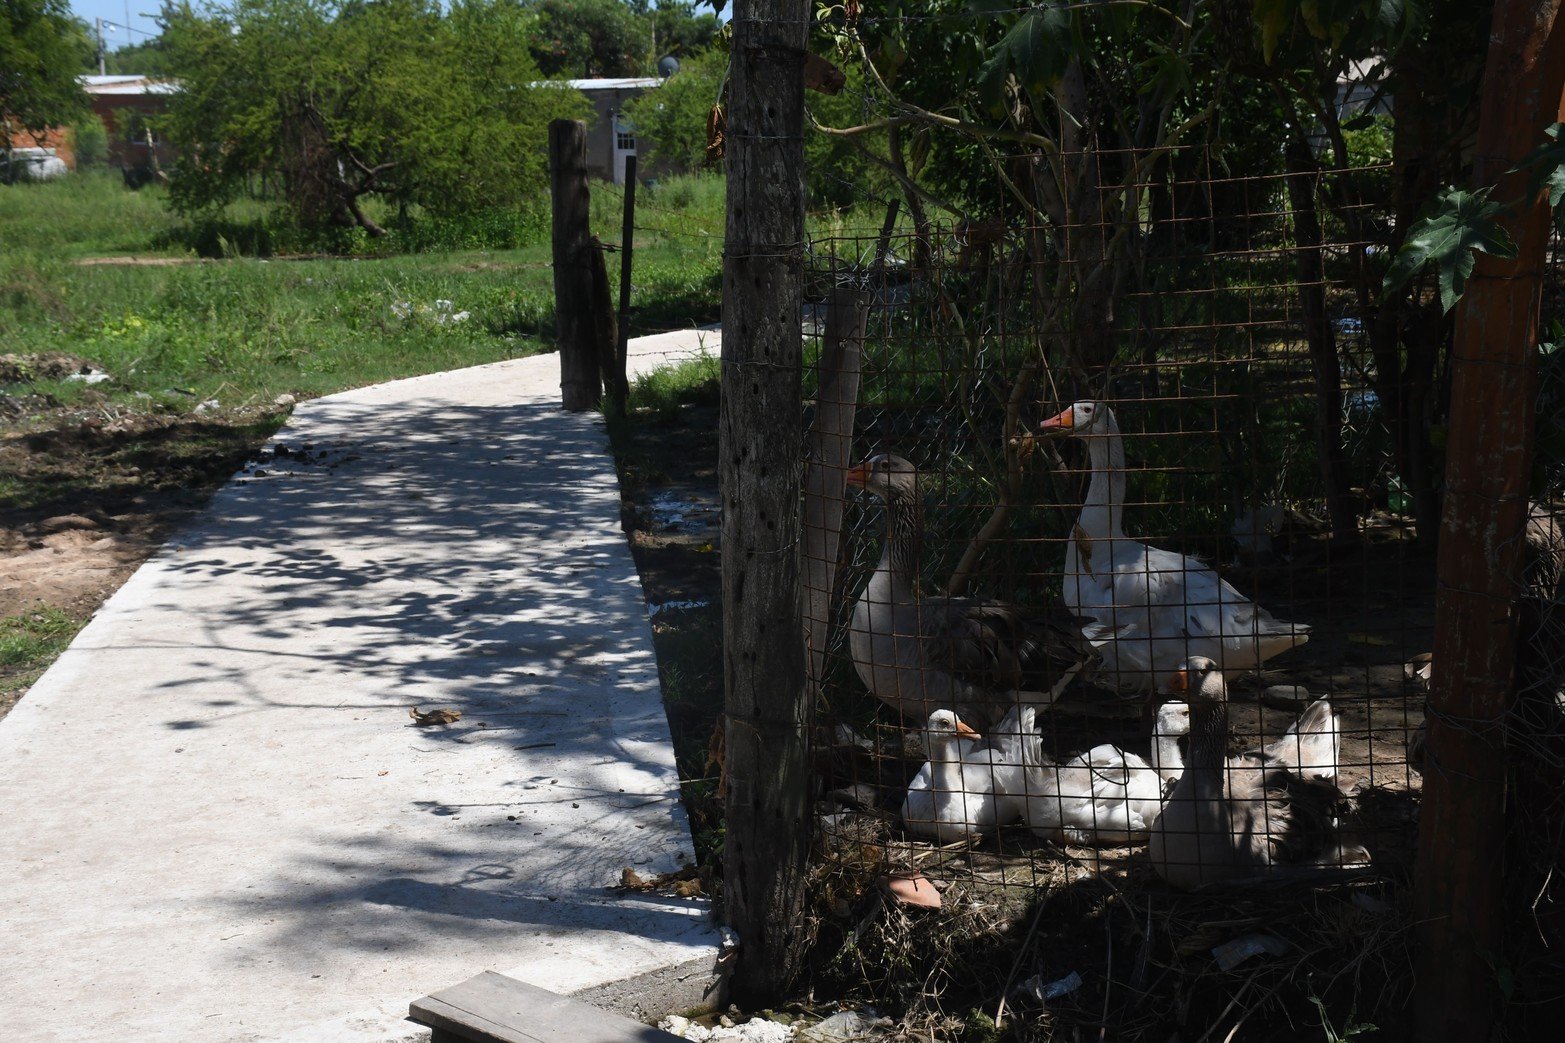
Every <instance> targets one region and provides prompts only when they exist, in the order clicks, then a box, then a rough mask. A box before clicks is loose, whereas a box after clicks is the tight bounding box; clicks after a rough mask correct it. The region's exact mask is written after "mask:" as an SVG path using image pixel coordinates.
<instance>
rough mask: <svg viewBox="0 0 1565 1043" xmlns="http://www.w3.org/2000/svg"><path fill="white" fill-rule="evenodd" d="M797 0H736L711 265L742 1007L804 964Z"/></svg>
mask: <svg viewBox="0 0 1565 1043" xmlns="http://www.w3.org/2000/svg"><path fill="white" fill-rule="evenodd" d="M808 25H809V9H808V5H807V4H805V3H804V0H770V2H767V0H739V3H738V4H737V5H736V6H735V9H734V19H733V44H732V48H731V53H732V56H733V65H732V74H731V79H730V80H729V85H728V139H727V144H728V148H727V161H728V204H727V207H728V218H727V235H726V250H725V254H724V262H723V363H722V365H723V387H722V414H721V421H720V430H719V436H720V451H719V455H720V465H721V478H722V495H723V680H724V689H725V701H724V710H725V718H726V726H725V733H724V736H725V738H724V742H725V747H726V759H725V762H724V770H725V774H726V779H727V823H726V829H725V834H724V847H723V901H724V905H725V907H726V909H725V912H726V914H727V918H728V922H729V923H730V924H731V925H732V926H733V928H734V930H735V931H736V933H737V934H738V936H739V952H738V957H737V960H736V963H735V967H734V974H733V981H732V989H733V994H734V997H735V1000H736V1001H737V1002H739V1003H740V1004H742V1005H744V1006H747V1007H750V1008H752V1009H755V1008H759V1007H761V1006H764V1005H766V1004H769V1003H773V1002H775V1001H776V1000H777V999H779V998H780V997H781V996H782V995H783V994H784V992H785V991H786V990H787V988H788V986H789V985H790V984H791V983H792V982H793V980H794V979H795V977H796V976H797V974H798V972H799V969H800V967H801V966H802V963H803V958H804V952H803V945H802V939H801V937H800V934H801V931H800V929H801V920H802V910H803V906H804V902H805V899H806V895H805V857H806V854H807V852H808V850H809V844H810V834H811V829H812V824H813V816H812V815H811V811H810V798H809V773H808V761H807V752H808V751H807V748H806V736H807V726H808V717H809V699H808V690H807V687H806V676H805V675H806V671H805V649H804V639H803V635H804V628H803V598H802V594H801V589H800V561H799V546H800V539H801V522H800V516H799V514H800V512H799V488H800V477H801V469H802V459H801V457H802V454H801V448H802V446H803V434H804V431H803V423H802V409H801V401H800V393H801V379H800V378H801V366H802V359H803V350H802V349H803V344H802V336H801V329H800V306H801V296H802V286H803V264H804V140H803V127H804V45H805V39H806V33H807V27H808Z"/></svg>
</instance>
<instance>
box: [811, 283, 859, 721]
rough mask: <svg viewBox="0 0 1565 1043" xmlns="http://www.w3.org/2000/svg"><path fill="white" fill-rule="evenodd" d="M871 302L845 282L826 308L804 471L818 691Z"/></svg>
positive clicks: (813, 664) (814, 676) (814, 681)
mask: <svg viewBox="0 0 1565 1043" xmlns="http://www.w3.org/2000/svg"><path fill="white" fill-rule="evenodd" d="M868 321H869V307H868V304H867V302H866V301H865V298H864V295H863V294H861V293H859V292H858V291H856V290H851V289H847V288H844V287H838V288H837V289H835V290H833V291H832V295H831V299H830V300H829V301H828V302H827V309H826V336H825V339H824V341H823V342H822V344H821V355H820V362H819V363H818V368H819V373H820V391H819V393H818V394H817V396H816V399H815V419H814V421H813V422H812V423H811V424H810V440H809V469H808V470H807V471H806V472H805V475H804V601H805V611H804V643H805V647H806V648H807V649H808V651H809V656H810V683H811V686H812V691H813V690H815V689H817V688H818V686H819V684H820V679H821V675H822V674H823V673H824V672H825V669H826V638H827V635H828V634H829V633H830V631H831V594H832V590H833V588H834V587H835V586H836V581H837V551H838V548H839V546H840V544H841V538H842V496H843V492H844V490H845V489H846V487H847V474H848V464H849V463H850V462H851V461H850V460H849V456H850V455H851V453H852V450H853V423H854V418H855V417H857V416H858V407H859V382H860V377H861V375H862V367H861V364H860V355H861V349H862V347H863V343H864V329H865V325H866V323H867V322H868Z"/></svg>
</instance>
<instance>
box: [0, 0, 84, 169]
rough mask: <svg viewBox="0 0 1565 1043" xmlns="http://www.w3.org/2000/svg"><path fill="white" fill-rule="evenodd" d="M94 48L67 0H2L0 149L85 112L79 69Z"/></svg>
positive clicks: (0, 12) (5, 148)
mask: <svg viewBox="0 0 1565 1043" xmlns="http://www.w3.org/2000/svg"><path fill="white" fill-rule="evenodd" d="M91 50H92V44H91V42H90V41H89V40H88V38H87V28H86V26H84V25H83V24H82V23H81V22H80V21H79V20H78V19H76V18H74V17H72V15H71V13H70V7H69V6H68V5H67V3H66V2H65V0H0V150H8V149H10V148H11V143H12V139H13V137H14V136H15V135H16V134H17V133H19V132H21V131H28V132H31V133H35V134H37V133H42V132H43V131H44V130H46V129H47V128H49V127H53V126H59V125H62V124H66V123H69V122H71V120H73V119H75V118H77V117H78V116H80V115H82V114H83V113H85V112H86V111H87V96H86V95H85V94H83V93H82V89H81V87H80V85H79V84H78V83H77V82H76V73H77V70H79V69H80V68H81V67H82V62H83V61H84V60H85V56H86V55H87V54H88V53H90V52H91Z"/></svg>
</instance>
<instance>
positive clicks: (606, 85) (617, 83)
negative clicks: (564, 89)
mask: <svg viewBox="0 0 1565 1043" xmlns="http://www.w3.org/2000/svg"><path fill="white" fill-rule="evenodd" d="M556 82H559V81H556ZM564 82H565V85H566V86H568V87H575V88H576V89H577V90H579V91H623V90H635V89H636V88H638V87H642V88H645V87H656V86H657V85H658V84H660V83H662V82H663V81H662V80H660V79H658V78H657V77H656V76H622V77H619V78H617V79H614V78H608V79H596V80H566V81H564Z"/></svg>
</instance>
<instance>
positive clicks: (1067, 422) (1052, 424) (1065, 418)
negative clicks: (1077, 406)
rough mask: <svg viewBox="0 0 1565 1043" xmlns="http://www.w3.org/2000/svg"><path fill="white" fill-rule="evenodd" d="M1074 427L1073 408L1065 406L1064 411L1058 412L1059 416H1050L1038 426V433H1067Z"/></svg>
mask: <svg viewBox="0 0 1565 1043" xmlns="http://www.w3.org/2000/svg"><path fill="white" fill-rule="evenodd" d="M1075 426H1076V413H1075V411H1074V409H1073V407H1070V406H1067V407H1066V408H1065V409H1063V410H1061V411H1060V415H1059V416H1051V417H1050V418H1049V419H1047V420H1045V421H1044V422H1043V423H1041V424H1039V425H1038V433H1039V434H1043V433H1045V432H1048V431H1069V430H1070V429H1071V428H1073V427H1075Z"/></svg>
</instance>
